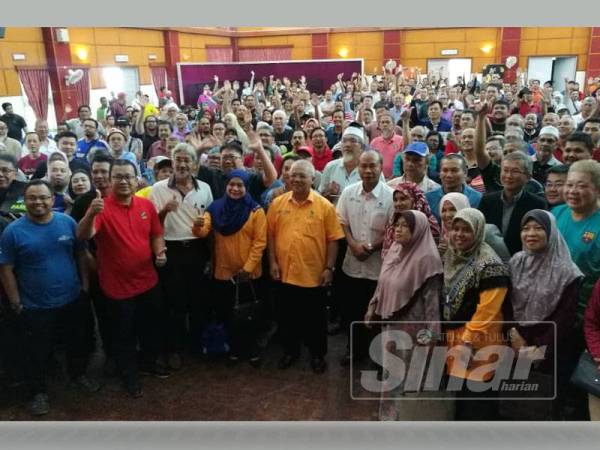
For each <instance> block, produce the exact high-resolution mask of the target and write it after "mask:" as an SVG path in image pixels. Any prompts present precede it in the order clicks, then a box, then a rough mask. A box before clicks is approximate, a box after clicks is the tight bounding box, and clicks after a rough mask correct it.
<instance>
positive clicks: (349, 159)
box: [319, 125, 383, 204]
mask: <svg viewBox="0 0 600 450" xmlns="http://www.w3.org/2000/svg"><path fill="white" fill-rule="evenodd" d="M364 148H365V133H364V132H363V130H362V128H358V127H357V126H352V125H351V126H348V127H347V128H346V129H345V130H344V135H343V136H342V158H340V159H334V160H333V161H331V162H329V163H327V165H326V166H325V170H324V171H323V177H322V178H321V184H320V185H319V192H320V193H321V194H322V195H323V196H324V197H326V198H328V199H329V200H330V201H331V202H333V203H334V204H335V203H337V200H338V198H339V196H340V195H341V193H342V191H343V190H344V188H345V187H346V186H348V185H349V184H352V183H357V182H358V181H360V175H359V174H358V160H359V157H360V154H361V153H362V151H363V150H364ZM381 178H382V179H383V174H382V175H381Z"/></svg>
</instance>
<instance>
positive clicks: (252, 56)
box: [240, 47, 292, 62]
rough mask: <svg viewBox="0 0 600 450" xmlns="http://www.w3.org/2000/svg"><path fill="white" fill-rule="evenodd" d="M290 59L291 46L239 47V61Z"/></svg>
mask: <svg viewBox="0 0 600 450" xmlns="http://www.w3.org/2000/svg"><path fill="white" fill-rule="evenodd" d="M290 59H292V47H263V48H240V61H241V62H246V61H261V62H268V61H286V60H290Z"/></svg>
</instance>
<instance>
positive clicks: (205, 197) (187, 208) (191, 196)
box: [150, 177, 213, 241]
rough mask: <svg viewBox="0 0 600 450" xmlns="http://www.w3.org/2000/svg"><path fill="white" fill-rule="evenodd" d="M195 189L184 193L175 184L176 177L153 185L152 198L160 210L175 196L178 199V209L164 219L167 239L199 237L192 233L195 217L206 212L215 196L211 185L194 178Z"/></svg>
mask: <svg viewBox="0 0 600 450" xmlns="http://www.w3.org/2000/svg"><path fill="white" fill-rule="evenodd" d="M193 182H194V189H192V190H191V191H190V192H188V193H187V194H185V195H184V194H183V193H182V192H181V191H180V190H179V189H177V186H176V185H175V177H171V178H169V179H167V180H162V181H159V182H158V183H155V184H154V185H153V186H152V190H151V191H150V200H152V203H154V206H156V209H157V211H160V210H161V209H163V208H164V207H165V205H166V204H167V203H169V202H170V201H171V200H172V199H173V196H175V198H176V199H177V203H178V204H179V207H178V208H177V211H171V212H170V213H168V214H167V216H166V217H165V221H164V228H165V240H167V241H182V240H190V239H197V238H196V236H194V234H193V233H192V227H193V225H194V219H195V218H196V217H197V216H198V214H204V212H205V211H206V208H208V206H209V205H210V204H211V203H212V201H213V196H212V193H211V191H210V186H209V185H208V184H206V183H205V182H203V181H200V180H196V179H195V178H194V180H193Z"/></svg>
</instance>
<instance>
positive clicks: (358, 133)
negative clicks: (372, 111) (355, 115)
mask: <svg viewBox="0 0 600 450" xmlns="http://www.w3.org/2000/svg"><path fill="white" fill-rule="evenodd" d="M345 136H354V137H356V138H357V139H358V140H359V141H360V142H362V143H364V142H365V134H364V133H363V131H362V130H361V129H360V128H357V127H347V128H346V129H345V130H344V134H343V135H342V137H345Z"/></svg>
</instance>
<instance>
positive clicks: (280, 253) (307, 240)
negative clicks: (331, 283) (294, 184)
mask: <svg viewBox="0 0 600 450" xmlns="http://www.w3.org/2000/svg"><path fill="white" fill-rule="evenodd" d="M292 194H293V193H292V192H287V193H285V194H283V195H281V196H279V197H277V198H276V199H275V200H273V203H272V204H271V206H270V208H269V212H268V213H267V225H268V232H269V236H272V237H273V239H274V240H275V255H276V258H277V263H278V264H279V269H280V271H281V281H283V282H284V283H287V284H291V285H294V286H300V287H307V288H312V287H317V286H319V284H320V278H321V274H322V273H323V271H324V270H325V268H326V266H327V243H328V242H331V241H336V240H338V239H342V238H343V237H344V230H342V226H341V225H340V222H339V220H338V218H337V214H336V211H335V207H334V206H333V205H332V204H331V203H330V202H329V201H328V200H326V199H325V198H323V197H321V196H320V195H319V194H318V193H317V192H315V191H311V192H310V194H309V195H308V198H307V199H306V200H305V201H304V202H303V203H301V204H299V203H298V202H296V201H295V200H294V199H293V197H292Z"/></svg>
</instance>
